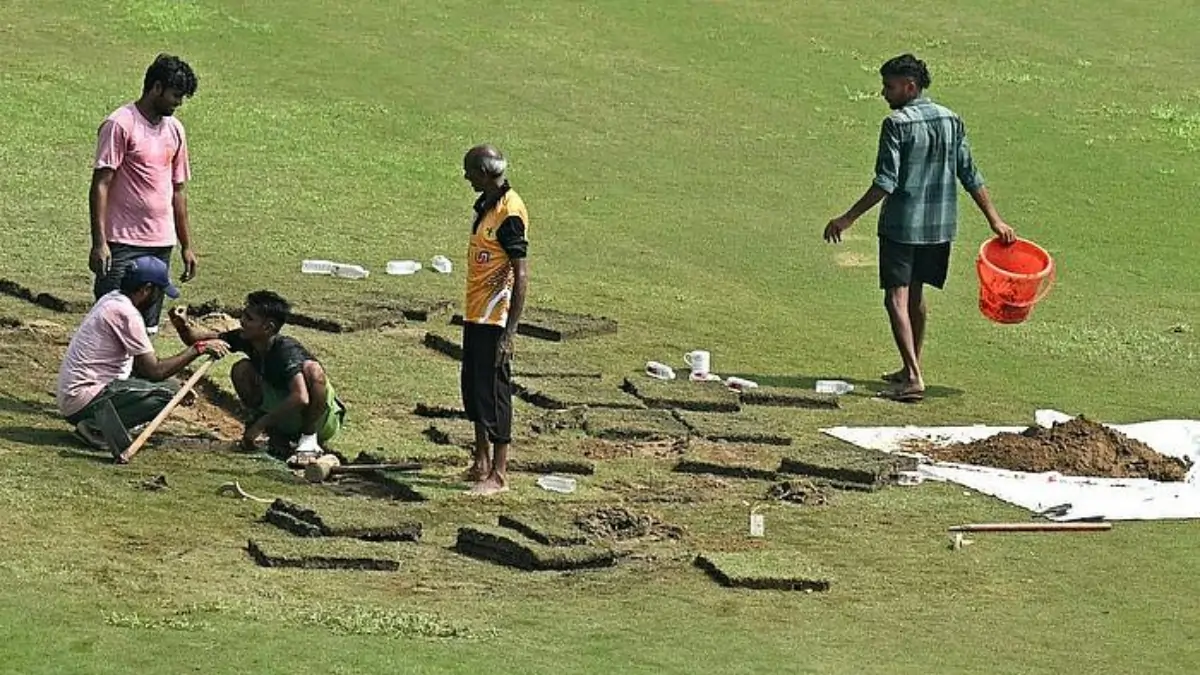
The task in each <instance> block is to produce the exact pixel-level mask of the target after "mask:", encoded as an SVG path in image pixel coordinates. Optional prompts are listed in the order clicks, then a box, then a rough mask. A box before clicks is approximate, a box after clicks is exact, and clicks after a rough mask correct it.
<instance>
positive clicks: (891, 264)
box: [879, 237, 950, 290]
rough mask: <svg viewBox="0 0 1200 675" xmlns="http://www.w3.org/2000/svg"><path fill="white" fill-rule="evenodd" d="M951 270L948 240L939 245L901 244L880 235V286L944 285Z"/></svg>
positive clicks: (886, 287)
mask: <svg viewBox="0 0 1200 675" xmlns="http://www.w3.org/2000/svg"><path fill="white" fill-rule="evenodd" d="M949 271H950V242H948V241H947V242H943V243H941V244H901V243H899V242H895V241H892V240H891V239H888V238H887V237H880V238H879V287H880V288H882V289H884V290H887V289H889V288H900V287H904V286H911V285H913V284H928V285H930V286H933V287H935V288H942V287H943V286H945V285H946V275H947V273H948V272H949Z"/></svg>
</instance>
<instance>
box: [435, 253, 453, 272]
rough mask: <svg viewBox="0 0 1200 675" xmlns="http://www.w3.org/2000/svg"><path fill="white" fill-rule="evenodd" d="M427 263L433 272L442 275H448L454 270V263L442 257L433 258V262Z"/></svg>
mask: <svg viewBox="0 0 1200 675" xmlns="http://www.w3.org/2000/svg"><path fill="white" fill-rule="evenodd" d="M429 263H430V265H432V266H433V269H434V271H436V272H440V273H442V274H450V272H452V271H453V270H454V263H452V262H450V259H449V258H447V257H446V256H444V255H435V256H433V260H431V261H429Z"/></svg>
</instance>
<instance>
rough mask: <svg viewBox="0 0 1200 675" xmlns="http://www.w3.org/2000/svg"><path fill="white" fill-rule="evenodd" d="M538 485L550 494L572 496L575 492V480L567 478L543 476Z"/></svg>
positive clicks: (538, 480)
mask: <svg viewBox="0 0 1200 675" xmlns="http://www.w3.org/2000/svg"><path fill="white" fill-rule="evenodd" d="M537 484H538V487H540V488H542V489H543V490H549V491H550V492H561V493H562V494H571V493H572V492H574V491H575V479H574V478H567V477H566V476H555V475H553V474H551V475H546V476H542V477H540V478H538V479H537Z"/></svg>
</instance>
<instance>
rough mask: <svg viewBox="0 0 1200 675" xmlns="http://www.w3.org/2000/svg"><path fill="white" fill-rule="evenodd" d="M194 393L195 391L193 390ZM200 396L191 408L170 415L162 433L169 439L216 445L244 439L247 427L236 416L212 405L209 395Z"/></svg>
mask: <svg viewBox="0 0 1200 675" xmlns="http://www.w3.org/2000/svg"><path fill="white" fill-rule="evenodd" d="M193 391H195V390H193ZM196 393H197V394H198V395H197V396H196V397H195V398H194V399H193V401H192V403H191V404H190V405H180V406H177V407H176V408H175V409H174V410H172V411H171V415H170V416H169V417H167V419H166V421H165V422H163V426H162V430H163V432H164V435H166V436H187V437H196V436H197V435H199V436H200V437H202V438H206V439H210V440H214V441H221V442H225V441H229V442H232V441H236V440H238V439H240V438H241V437H242V433H243V432H244V430H245V424H244V423H243V422H242V420H241V419H239V418H238V416H237V415H235V414H234V413H231V412H229V411H228V410H225V409H224V408H222V407H221V406H219V405H217V404H216V403H214V402H212V401H211V400H209V399H208V397H207V396H206V395H205V394H206V392H203V391H199V392H196Z"/></svg>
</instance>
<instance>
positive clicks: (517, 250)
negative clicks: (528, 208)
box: [496, 216, 529, 260]
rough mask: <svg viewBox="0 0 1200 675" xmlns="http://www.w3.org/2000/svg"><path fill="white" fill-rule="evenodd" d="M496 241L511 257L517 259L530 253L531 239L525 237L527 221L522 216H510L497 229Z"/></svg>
mask: <svg viewBox="0 0 1200 675" xmlns="http://www.w3.org/2000/svg"><path fill="white" fill-rule="evenodd" d="M496 241H498V242H500V246H501V248H503V249H504V252H505V253H507V254H508V257H509V258H512V259H514V260H516V259H517V258H524V257H525V256H527V255H529V240H528V239H526V238H525V221H523V220H521V216H509V217H507V218H505V219H504V222H503V223H500V229H499V230H496Z"/></svg>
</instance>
